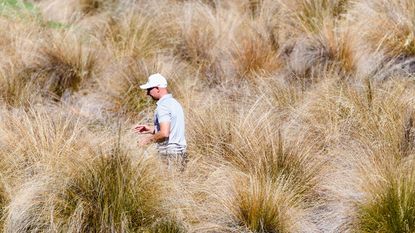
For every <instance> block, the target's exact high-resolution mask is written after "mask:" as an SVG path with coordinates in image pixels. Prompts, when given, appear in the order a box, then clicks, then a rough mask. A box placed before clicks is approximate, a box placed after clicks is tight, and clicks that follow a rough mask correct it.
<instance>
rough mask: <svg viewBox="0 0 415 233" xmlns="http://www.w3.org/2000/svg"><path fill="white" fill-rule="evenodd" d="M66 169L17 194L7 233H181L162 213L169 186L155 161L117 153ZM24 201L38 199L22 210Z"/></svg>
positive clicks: (80, 160) (79, 161)
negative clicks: (113, 232)
mask: <svg viewBox="0 0 415 233" xmlns="http://www.w3.org/2000/svg"><path fill="white" fill-rule="evenodd" d="M66 166H67V168H66V169H64V170H63V172H58V171H55V173H49V174H45V175H46V176H48V177H50V178H47V179H44V180H46V182H45V183H43V184H42V185H41V186H40V187H38V188H36V189H34V190H30V189H29V190H24V192H25V193H20V194H18V195H17V196H16V198H15V199H14V201H13V202H12V203H11V206H10V210H9V215H8V219H7V225H6V228H7V229H8V230H10V231H13V232H27V231H32V230H34V229H37V230H41V231H44V230H46V231H48V230H51V229H56V230H58V231H65V232H79V231H81V232H85V231H94V232H107V231H117V232H125V231H127V232H130V231H132V232H137V231H138V232H183V226H182V225H181V224H180V223H179V222H177V221H176V220H175V219H174V218H173V216H171V215H170V214H169V211H168V210H165V209H163V204H162V203H163V196H164V193H163V190H164V188H165V187H164V184H163V182H162V178H161V176H160V175H161V174H160V173H159V172H158V171H159V170H157V169H155V168H157V165H156V164H155V163H154V161H153V162H152V161H151V160H141V159H140V160H138V161H135V162H133V161H132V159H131V158H130V157H129V155H127V154H125V153H123V152H120V151H117V150H114V151H112V152H111V154H109V155H96V156H92V157H91V158H85V157H83V158H82V157H79V158H73V159H70V160H68V161H67V162H66ZM36 179H38V180H39V178H36ZM29 187H30V186H29ZM25 198H26V199H27V198H29V199H30V198H36V199H38V201H36V202H30V201H29V203H30V204H29V205H26V204H27V203H25V205H24V206H21V205H20V203H22V202H23V203H24V202H25V201H24V199H25ZM22 199H23V200H22ZM22 210H23V212H20V211H22ZM15 211H19V212H20V214H19V213H16V212H15ZM19 215H20V216H19ZM16 216H18V217H17V218H16ZM165 230H167V231H165Z"/></svg>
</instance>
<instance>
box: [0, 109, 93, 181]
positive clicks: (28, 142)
mask: <svg viewBox="0 0 415 233" xmlns="http://www.w3.org/2000/svg"><path fill="white" fill-rule="evenodd" d="M49 108H50V109H48V108H47V107H43V108H38V109H35V108H31V109H29V110H28V111H27V112H26V111H24V110H23V109H18V110H14V111H6V110H4V109H3V110H2V114H1V122H0V123H1V126H2V127H1V130H0V131H1V137H0V142H1V143H0V144H1V147H0V156H1V158H2V165H1V168H2V174H3V175H4V177H5V179H6V182H7V185H8V186H10V187H13V188H14V187H19V186H20V185H21V184H22V183H24V182H25V181H26V180H25V179H26V178H28V177H31V176H33V175H36V174H39V173H40V172H43V171H44V170H45V169H46V168H49V169H50V168H58V167H60V164H61V161H64V160H65V158H66V157H67V156H68V154H72V153H75V151H76V153H79V154H82V153H83V151H84V150H87V148H86V141H88V139H85V138H84V137H83V133H85V131H84V130H83V126H82V125H81V120H80V119H79V117H78V116H76V115H74V114H71V113H66V112H64V111H62V109H59V108H57V107H52V106H49Z"/></svg>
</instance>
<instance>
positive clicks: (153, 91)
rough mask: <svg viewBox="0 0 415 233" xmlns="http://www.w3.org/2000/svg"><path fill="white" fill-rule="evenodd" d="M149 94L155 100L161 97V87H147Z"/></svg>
mask: <svg viewBox="0 0 415 233" xmlns="http://www.w3.org/2000/svg"><path fill="white" fill-rule="evenodd" d="M147 95H149V96H151V98H153V100H158V99H160V97H159V88H158V87H151V88H148V89H147Z"/></svg>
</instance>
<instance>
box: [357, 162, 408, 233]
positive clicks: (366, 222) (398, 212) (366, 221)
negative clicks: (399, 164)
mask: <svg viewBox="0 0 415 233" xmlns="http://www.w3.org/2000/svg"><path fill="white" fill-rule="evenodd" d="M357 208H358V216H357V218H358V220H357V232H414V230H415V176H414V171H413V169H411V170H410V171H406V170H401V171H398V172H395V173H393V174H390V176H387V177H385V180H384V181H383V182H379V183H378V184H377V185H376V187H374V189H373V190H372V193H371V194H370V195H369V197H368V199H367V200H366V202H365V203H362V204H361V205H358V207H357Z"/></svg>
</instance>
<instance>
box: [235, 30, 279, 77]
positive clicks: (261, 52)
mask: <svg viewBox="0 0 415 233" xmlns="http://www.w3.org/2000/svg"><path fill="white" fill-rule="evenodd" d="M253 27H254V26H252V28H253ZM242 30H243V29H242ZM247 32H249V33H248V35H249V36H246V35H245V34H246V33H247ZM237 38H238V42H236V41H235V48H234V50H233V51H232V56H233V62H234V66H235V70H236V75H237V77H238V78H239V79H242V80H244V79H247V80H249V79H250V78H254V77H258V76H255V74H270V73H275V72H276V71H277V70H278V69H280V68H281V67H282V62H281V61H280V58H279V56H278V54H277V52H276V48H274V46H273V43H272V41H271V40H270V38H264V36H261V35H258V33H256V32H250V28H247V29H244V30H243V33H241V35H239V36H237Z"/></svg>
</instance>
